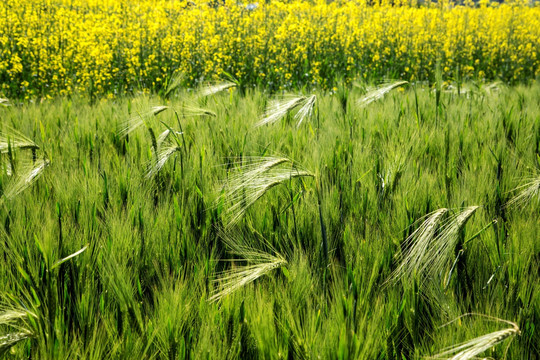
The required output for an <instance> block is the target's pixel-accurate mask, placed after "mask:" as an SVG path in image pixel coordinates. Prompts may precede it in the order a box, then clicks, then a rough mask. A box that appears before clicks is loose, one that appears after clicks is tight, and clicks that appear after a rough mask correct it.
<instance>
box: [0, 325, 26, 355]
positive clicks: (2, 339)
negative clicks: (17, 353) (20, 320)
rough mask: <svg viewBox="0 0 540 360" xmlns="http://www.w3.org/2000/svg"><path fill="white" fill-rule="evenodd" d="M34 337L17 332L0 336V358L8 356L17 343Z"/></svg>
mask: <svg viewBox="0 0 540 360" xmlns="http://www.w3.org/2000/svg"><path fill="white" fill-rule="evenodd" d="M29 337H32V333H30V332H22V331H21V332H15V333H9V334H7V335H3V336H0V356H2V355H4V354H6V353H7V352H8V351H9V349H10V348H11V347H12V346H14V345H16V344H17V343H19V342H21V341H23V340H26V339H28V338H29Z"/></svg>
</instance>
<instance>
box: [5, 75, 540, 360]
mask: <svg viewBox="0 0 540 360" xmlns="http://www.w3.org/2000/svg"><path fill="white" fill-rule="evenodd" d="M439 83H440V80H439ZM397 86H401V88H400V90H399V91H397V90H395V88H396V87H397ZM226 87H228V89H227V90H228V93H224V92H222V93H215V92H216V91H217V90H219V89H223V88H226ZM392 89H393V90H392ZM389 91H393V92H389ZM211 93H213V95H211V96H204V95H208V94H211ZM383 93H385V94H386V95H385V97H383V96H382V95H383ZM176 95H178V96H176V97H171V98H170V99H169V100H167V99H164V98H155V97H154V98H148V97H144V96H142V97H138V98H121V99H115V100H110V101H109V100H103V101H100V102H98V103H94V104H93V105H90V104H89V102H88V101H81V100H80V99H77V98H76V97H74V98H73V99H71V100H67V99H64V100H60V99H58V100H50V101H49V100H45V101H43V102H42V103H33V104H25V105H17V104H15V105H13V102H12V106H4V105H6V104H9V102H8V101H2V102H0V106H1V107H0V116H1V118H2V122H1V123H0V170H1V174H0V194H1V196H0V205H1V206H0V261H1V263H2V266H0V355H6V354H7V355H6V357H7V358H13V359H20V358H35V359H146V358H149V359H187V358H193V359H202V358H205V359H259V358H260V359H285V358H287V359H318V358H321V359H388V360H397V359H416V358H433V356H434V355H435V354H437V353H439V354H440V353H441V351H442V354H440V355H441V356H437V357H435V358H439V359H442V358H448V357H451V355H450V354H449V353H448V352H444V351H443V350H441V349H444V348H445V346H456V344H459V343H461V342H464V341H469V342H468V343H467V344H466V345H464V347H458V348H457V349H456V348H454V349H453V354H457V353H459V352H463V351H466V354H465V355H468V356H465V355H463V354H462V355H463V356H462V357H459V359H471V358H472V357H473V356H475V355H477V356H485V357H492V358H497V359H504V357H505V355H508V359H538V358H539V356H540V355H539V354H540V348H539V344H540V333H539V331H538V328H539V326H540V325H539V324H540V282H539V281H538V279H539V275H540V274H539V268H540V242H539V241H538V234H539V232H540V223H539V222H538V211H539V208H540V207H539V205H540V204H539V201H538V200H539V199H538V194H539V193H540V176H539V175H538V174H539V173H540V170H539V169H540V160H539V159H540V118H539V115H538V114H539V113H540V96H539V95H540V88H539V87H538V85H535V86H532V87H517V88H506V87H504V86H502V85H500V84H499V86H495V85H492V86H489V87H476V88H475V87H472V86H469V87H461V88H460V89H459V91H452V90H451V89H448V90H447V91H444V90H442V89H441V87H440V86H438V87H436V88H435V89H431V88H427V87H421V86H411V85H407V84H405V83H403V82H398V83H394V84H391V85H388V86H386V87H382V88H379V89H377V90H374V91H373V92H368V93H365V91H364V89H358V88H348V87H345V86H341V87H340V89H338V91H337V93H336V94H332V95H328V94H321V93H315V94H312V95H311V96H298V97H283V98H281V97H279V98H277V99H272V100H271V99H268V97H267V95H266V94H265V93H263V92H261V91H247V92H246V93H242V92H241V91H238V90H236V89H234V88H233V87H232V85H230V84H226V85H224V86H220V87H217V86H215V87H212V88H206V89H204V90H202V91H201V92H197V93H195V94H194V93H193V92H187V91H182V90H180V91H179V92H177V93H176ZM381 97H382V99H381ZM377 99H378V100H377ZM471 312H472V313H475V315H471V316H467V317H460V316H461V315H463V314H466V313H471ZM458 317H459V318H458ZM453 319H459V320H460V321H454V322H451V323H449V324H447V323H448V322H449V321H452V320H453ZM504 320H507V321H504ZM444 324H447V325H446V326H444V327H441V325H444ZM510 339H512V341H510ZM501 342H504V345H503V344H500V343H501ZM455 359H457V358H455Z"/></svg>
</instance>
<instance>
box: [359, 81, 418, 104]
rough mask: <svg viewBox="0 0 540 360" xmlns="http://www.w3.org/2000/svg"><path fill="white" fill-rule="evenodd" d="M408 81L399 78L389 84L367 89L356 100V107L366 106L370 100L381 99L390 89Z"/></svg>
mask: <svg viewBox="0 0 540 360" xmlns="http://www.w3.org/2000/svg"><path fill="white" fill-rule="evenodd" d="M408 83H409V82H408V81H404V80H400V81H395V82H392V83H389V84H384V85H382V86H379V87H377V88H375V89H372V90H370V91H368V92H367V93H366V94H364V96H362V97H361V98H360V99H358V100H357V101H356V104H357V105H358V107H361V108H362V107H365V106H368V105H369V104H371V103H372V102H374V101H377V100H379V99H381V98H382V97H384V96H385V95H386V94H388V93H389V92H390V91H392V90H394V89H396V88H398V87H400V86H402V85H405V84H408Z"/></svg>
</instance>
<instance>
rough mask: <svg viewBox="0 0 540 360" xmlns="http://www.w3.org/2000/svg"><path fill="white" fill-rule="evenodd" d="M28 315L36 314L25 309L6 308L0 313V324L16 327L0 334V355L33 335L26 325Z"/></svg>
mask: <svg viewBox="0 0 540 360" xmlns="http://www.w3.org/2000/svg"><path fill="white" fill-rule="evenodd" d="M28 316H34V317H35V315H34V314H33V313H31V312H29V311H26V310H23V309H5V310H4V311H3V312H2V313H0V325H2V326H3V327H6V328H12V329H15V330H16V331H15V332H10V333H8V334H5V335H0V356H2V355H4V354H5V353H6V352H7V351H8V350H9V349H10V348H11V347H12V346H14V345H16V344H17V343H19V342H21V341H23V340H25V339H28V338H30V337H32V336H33V334H32V332H31V331H30V330H29V329H28V327H27V326H26V325H27V324H26V321H27V319H28Z"/></svg>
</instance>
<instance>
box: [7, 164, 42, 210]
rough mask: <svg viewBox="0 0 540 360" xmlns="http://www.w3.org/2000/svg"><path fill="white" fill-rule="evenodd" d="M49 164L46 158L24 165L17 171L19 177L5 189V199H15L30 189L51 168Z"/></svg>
mask: <svg viewBox="0 0 540 360" xmlns="http://www.w3.org/2000/svg"><path fill="white" fill-rule="evenodd" d="M49 163H50V162H49V160H48V159H45V158H44V159H37V160H36V161H34V162H29V163H25V164H22V166H21V167H20V169H18V171H17V176H16V177H15V178H14V179H12V180H11V181H10V182H9V183H8V184H7V185H6V187H5V188H4V194H3V199H6V200H10V199H13V198H14V197H15V196H17V195H18V194H20V193H21V192H23V191H24V190H25V189H27V188H28V187H30V186H31V185H32V184H33V183H34V182H36V181H37V179H39V177H40V176H41V175H42V174H43V171H44V170H45V169H46V168H47V166H49Z"/></svg>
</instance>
